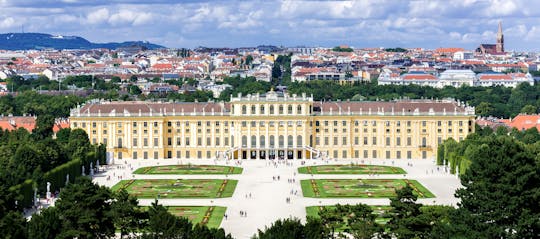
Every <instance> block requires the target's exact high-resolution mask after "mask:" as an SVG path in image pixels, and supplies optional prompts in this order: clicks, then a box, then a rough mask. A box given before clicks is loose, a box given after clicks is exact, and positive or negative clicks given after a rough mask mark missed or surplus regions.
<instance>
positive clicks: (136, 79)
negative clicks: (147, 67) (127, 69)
mask: <svg viewBox="0 0 540 239" xmlns="http://www.w3.org/2000/svg"><path fill="white" fill-rule="evenodd" d="M138 80H139V79H138V78H137V76H136V75H131V76H130V77H129V82H137V81H138Z"/></svg>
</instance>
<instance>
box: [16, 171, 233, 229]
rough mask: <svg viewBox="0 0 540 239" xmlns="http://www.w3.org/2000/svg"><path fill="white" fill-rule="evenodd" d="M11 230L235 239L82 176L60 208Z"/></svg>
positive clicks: (66, 192)
mask: <svg viewBox="0 0 540 239" xmlns="http://www.w3.org/2000/svg"><path fill="white" fill-rule="evenodd" d="M16 225H17V226H16V227H12V228H11V229H10V230H11V231H9V232H10V233H11V234H10V235H13V237H12V238H21V239H24V238H43V239H49V238H50V239H54V238H66V239H67V238H81V239H84V238H113V237H114V236H115V233H119V234H120V238H140V239H154V238H171V239H176V238H178V239H184V238H193V239H210V238H212V239H231V238H232V237H231V235H230V234H226V233H225V231H224V230H223V229H215V228H208V227H206V226H205V225H201V224H195V225H194V224H193V223H191V222H190V221H189V220H188V219H187V218H184V217H176V216H174V215H173V214H171V213H169V212H168V211H167V208H166V207H164V206H162V205H160V204H159V203H158V202H157V200H156V201H155V202H154V203H152V205H151V206H150V207H149V208H148V209H146V210H145V209H143V208H141V207H140V206H139V204H138V201H137V199H136V198H135V197H133V196H131V195H129V194H128V193H127V192H126V191H125V189H122V190H120V191H118V192H112V191H111V190H110V189H109V188H108V187H105V186H99V185H97V184H94V183H92V181H91V179H89V178H87V177H80V178H78V179H77V180H76V182H75V183H73V184H69V185H68V186H67V187H66V188H64V190H63V191H62V192H61V193H60V198H59V199H58V200H57V201H56V203H55V206H54V207H49V208H46V209H44V210H42V211H41V212H40V213H39V214H35V215H33V216H32V219H31V220H30V221H28V222H26V221H23V220H21V221H19V222H18V223H17V224H16Z"/></svg>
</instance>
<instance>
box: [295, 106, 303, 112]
mask: <svg viewBox="0 0 540 239" xmlns="http://www.w3.org/2000/svg"><path fill="white" fill-rule="evenodd" d="M296 113H297V114H302V105H298V106H296Z"/></svg>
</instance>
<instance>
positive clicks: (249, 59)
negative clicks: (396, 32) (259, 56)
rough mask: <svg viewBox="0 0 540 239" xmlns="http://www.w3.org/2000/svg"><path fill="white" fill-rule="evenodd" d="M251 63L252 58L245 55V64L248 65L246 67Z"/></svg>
mask: <svg viewBox="0 0 540 239" xmlns="http://www.w3.org/2000/svg"><path fill="white" fill-rule="evenodd" d="M252 62H253V56H251V55H247V56H246V62H245V64H246V65H248V66H251V63H252Z"/></svg>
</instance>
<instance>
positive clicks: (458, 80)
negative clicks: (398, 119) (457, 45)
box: [378, 70, 534, 88]
mask: <svg viewBox="0 0 540 239" xmlns="http://www.w3.org/2000/svg"><path fill="white" fill-rule="evenodd" d="M521 83H527V84H530V85H534V79H533V77H532V76H531V74H529V73H527V74H524V73H508V74H503V73H481V74H475V73H474V72H473V71H472V70H446V71H444V72H442V73H441V74H439V75H432V74H427V73H425V72H421V71H418V72H415V71H413V72H409V73H406V74H403V75H399V74H397V73H392V72H390V71H385V72H383V73H381V75H380V76H379V78H378V84H379V85H411V84H414V85H420V86H430V87H434V88H443V87H445V86H453V87H461V86H464V85H466V86H496V85H500V86H506V87H512V88H513V87H516V86H518V85H519V84H521Z"/></svg>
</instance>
